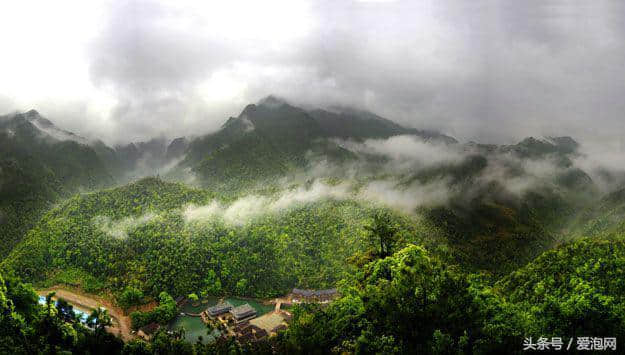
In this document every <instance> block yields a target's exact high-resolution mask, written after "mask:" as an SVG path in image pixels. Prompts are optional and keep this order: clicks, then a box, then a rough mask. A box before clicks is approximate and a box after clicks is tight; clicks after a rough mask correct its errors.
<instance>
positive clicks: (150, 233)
mask: <svg viewBox="0 0 625 355" xmlns="http://www.w3.org/2000/svg"><path fill="white" fill-rule="evenodd" d="M337 122H341V124H340V125H338V126H337ZM0 135H2V136H1V137H0V138H2V139H0V148H1V149H2V152H3V153H6V154H3V156H2V157H0V158H1V159H0V164H1V165H0V196H1V197H2V199H1V200H0V222H1V223H0V232H1V233H0V236H1V237H2V241H3V243H2V247H1V248H2V249H0V257H1V259H0V260H1V261H0V273H1V274H2V277H3V278H2V280H1V282H0V307H1V308H2V309H1V311H2V312H1V314H0V317H2V319H1V321H0V323H1V324H0V327H2V329H3V332H2V334H3V335H2V336H3V338H2V339H1V340H0V342H1V343H2V344H0V349H2V352H14V353H61V352H63V351H69V352H74V353H94V354H95V353H127V354H150V353H162V354H165V353H177V354H204V353H237V352H240V353H271V352H274V353H275V352H278V353H362V354H369V353H423V354H451V353H467V354H471V353H476V354H491V353H521V352H522V349H523V341H524V339H525V338H528V337H533V339H538V338H539V337H549V338H551V337H565V339H568V338H569V337H581V336H595V335H601V336H609V337H615V338H617V341H618V342H621V341H624V340H625V328H623V324H625V323H624V322H625V311H624V309H625V308H624V307H625V304H623V297H622V294H623V291H625V290H624V287H625V284H624V281H623V280H625V279H624V278H623V276H625V275H623V274H622V272H623V263H624V262H625V254H624V253H625V251H624V249H623V248H624V244H623V243H625V242H624V241H623V235H624V234H623V233H625V229H624V228H625V224H624V223H623V220H624V219H623V218H624V217H625V207H624V206H625V193H624V191H625V190H623V186H625V185H624V184H623V181H621V180H620V179H621V176H620V175H618V173H614V172H607V171H604V172H602V173H601V174H600V175H597V174H595V173H594V172H591V171H585V170H583V169H582V167H581V166H579V165H578V164H577V162H578V159H579V158H580V157H581V155H582V153H581V152H580V150H579V144H578V143H577V142H576V141H575V140H573V139H572V138H568V137H548V138H543V139H536V138H527V139H525V140H523V141H521V142H519V143H517V144H512V145H500V146H495V145H483V144H477V143H466V144H465V143H459V142H457V141H456V140H455V139H453V138H451V137H448V136H445V135H442V134H438V133H436V132H429V131H420V130H416V129H409V128H405V127H402V126H400V125H398V124H395V123H393V122H391V121H388V120H386V119H383V118H382V117H380V116H377V115H375V114H372V113H368V112H364V111H359V110H352V109H342V110H338V111H337V110H333V111H326V110H318V109H314V110H305V109H302V108H299V107H295V106H292V105H290V104H288V103H286V102H284V101H282V100H280V99H277V98H274V97H269V98H266V99H264V100H262V101H261V102H259V103H258V104H252V105H248V106H247V107H246V108H245V109H244V110H243V112H242V113H241V114H240V115H239V116H238V117H232V118H230V119H229V120H228V121H227V122H226V123H224V125H223V126H222V127H221V129H220V130H218V131H217V132H214V133H211V134H208V135H203V136H199V137H194V138H190V139H187V138H178V139H175V140H173V141H172V142H171V143H170V144H167V142H166V141H165V140H163V139H155V140H152V141H149V142H137V143H131V144H128V145H124V146H117V147H114V148H110V147H108V146H106V145H105V144H104V143H102V142H90V141H86V140H84V139H82V138H80V137H78V136H75V135H73V134H71V133H70V132H66V131H63V130H60V129H58V128H56V127H55V126H54V125H53V124H52V123H51V122H50V121H47V120H46V119H44V118H43V117H41V116H40V115H39V114H38V113H37V112H34V111H30V112H28V113H25V114H15V115H9V116H6V117H3V118H2V119H1V120H0ZM405 145H407V146H408V149H403V148H402V149H401V150H399V151H398V148H397V147H404V146H405ZM161 173H162V174H161ZM141 176H148V177H143V178H138V177H141ZM591 176H592V177H591ZM600 179H603V180H600ZM59 284H63V285H70V286H72V287H76V288H78V289H80V290H82V291H84V292H87V293H91V294H99V295H105V296H106V297H110V298H111V301H112V302H114V303H115V304H117V305H119V306H120V307H122V308H123V309H126V310H127V309H130V308H132V307H133V306H136V305H139V304H145V303H148V302H150V301H154V303H155V304H156V306H155V308H153V309H152V310H151V311H148V312H139V311H136V312H132V313H131V315H130V317H131V318H132V322H133V327H134V328H138V327H140V326H143V325H145V324H148V323H151V322H157V323H161V324H167V323H168V322H169V321H170V320H171V319H172V318H174V317H175V316H176V314H177V309H176V307H175V301H174V299H175V298H176V297H178V296H187V295H190V294H193V295H196V296H199V297H206V296H213V297H214V296H217V297H219V296H240V297H253V298H259V299H268V298H273V297H278V296H283V295H285V294H287V293H288V292H289V290H291V289H292V288H305V289H325V288H334V287H337V288H338V289H339V291H340V295H341V296H340V297H339V298H338V299H336V300H335V301H333V302H331V303H330V304H328V305H318V304H303V305H299V306H296V307H294V308H293V309H292V311H293V319H292V321H291V323H290V325H289V327H288V329H287V330H286V331H284V332H281V333H280V334H278V335H277V336H275V337H271V338H270V339H268V340H266V341H262V342H258V343H254V344H253V345H241V344H239V343H238V342H236V341H235V340H234V339H229V340H223V341H218V342H214V343H209V344H201V343H198V344H189V343H185V342H184V341H182V340H180V339H181V338H183V337H182V336H181V335H180V334H175V333H168V332H167V331H165V330H161V331H159V332H158V333H157V334H156V335H155V336H154V337H153V339H152V340H151V341H150V342H144V341H140V340H135V341H131V342H127V343H126V344H124V343H123V342H122V341H121V340H119V339H117V338H115V337H114V336H112V335H110V334H109V333H106V332H104V331H103V329H104V328H105V327H106V326H107V325H106V324H107V316H106V314H97V313H98V312H96V314H93V315H92V317H91V320H90V322H88V324H86V325H83V324H81V323H80V322H78V321H77V320H76V319H73V318H71V317H70V316H69V314H70V313H71V312H68V311H67V309H68V307H70V306H69V305H68V304H66V303H63V302H59V303H57V304H56V305H54V304H53V303H51V301H50V297H49V298H48V300H47V303H46V304H44V305H39V304H38V302H37V297H36V294H35V293H34V290H33V286H31V285H34V286H36V287H37V288H45V287H49V286H53V285H59ZM4 334H7V335H6V336H5V335H4Z"/></svg>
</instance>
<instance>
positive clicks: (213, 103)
mask: <svg viewBox="0 0 625 355" xmlns="http://www.w3.org/2000/svg"><path fill="white" fill-rule="evenodd" d="M0 43H1V44H2V47H0V48H1V49H0V51H1V53H0V64H1V65H0V112H7V113H8V112H11V111H14V110H28V109H30V108H36V109H37V110H39V111H40V113H42V114H43V115H45V116H46V117H48V118H50V119H51V120H53V121H54V122H55V123H57V124H58V125H59V126H61V127H63V128H66V129H69V130H72V131H75V132H77V133H79V134H83V135H86V136H99V137H103V138H105V140H106V141H107V142H109V143H115V142H121V141H128V140H137V139H145V138H146V137H149V136H154V135H159V134H165V135H167V136H169V137H172V136H177V135H188V134H198V133H203V132H208V131H211V130H215V129H216V128H218V127H219V126H220V125H221V123H223V122H224V121H225V120H226V119H227V118H228V117H229V116H234V115H238V113H239V112H240V110H241V109H242V108H243V107H244V106H245V105H246V104H247V103H249V102H255V101H258V100H259V99H260V98H262V97H264V96H266V95H268V94H276V95H279V96H282V97H285V98H286V99H288V100H291V101H293V102H295V103H302V104H312V105H321V106H324V105H332V104H347V105H353V106H358V107H362V108H367V109H370V110H372V111H374V112H376V113H379V114H381V115H384V116H386V117H388V118H390V119H393V120H396V121H398V122H401V123H404V124H406V125H409V126H414V127H419V128H434V129H439V130H441V131H443V132H445V133H448V134H450V135H453V136H455V137H457V138H459V139H460V140H463V141H466V140H479V141H485V142H494V143H500V142H511V141H513V140H516V139H519V138H522V137H524V136H528V135H535V136H540V135H572V136H575V137H577V138H579V139H581V140H583V141H588V142H601V143H605V144H606V146H609V147H610V149H613V148H615V147H620V146H619V144H620V142H621V140H622V138H621V136H623V135H624V134H625V119H624V117H623V112H624V111H625V110H624V109H625V99H624V98H623V96H624V94H625V2H623V1H619V0H616V1H600V0H594V1H570V0H567V1H545V0H535V1H532V0H524V1H494V0H493V1H453V0H432V1H399V0H398V1H340V0H336V1H297V0H283V1H271V0H264V1H237V0H234V1H233V0H229V1H188V0H185V1H181V0H175V1H100V2H98V1H83V0H75V1H74V0H72V1H64V0H56V1H28V0H21V1H4V2H2V3H1V4H0ZM618 149H620V148H618Z"/></svg>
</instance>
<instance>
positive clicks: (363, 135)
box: [309, 107, 458, 144]
mask: <svg viewBox="0 0 625 355" xmlns="http://www.w3.org/2000/svg"><path fill="white" fill-rule="evenodd" d="M309 114H310V115H311V116H312V117H313V119H314V120H315V121H316V122H317V123H318V124H319V126H320V127H321V128H322V129H323V131H324V135H325V136H327V137H337V138H342V139H357V140H363V139H369V138H388V137H391V136H398V135H414V136H418V137H421V138H423V139H424V140H426V141H437V142H444V143H447V144H453V143H458V141H456V139H454V138H452V137H449V136H446V135H444V134H441V133H438V132H434V131H422V130H418V129H414V128H406V127H404V126H401V125H399V124H397V123H395V122H393V121H391V120H388V119H386V118H383V117H380V116H378V115H376V114H374V113H371V112H367V111H363V110H357V109H353V108H348V107H334V108H332V109H330V110H322V109H315V110H312V111H310V112H309Z"/></svg>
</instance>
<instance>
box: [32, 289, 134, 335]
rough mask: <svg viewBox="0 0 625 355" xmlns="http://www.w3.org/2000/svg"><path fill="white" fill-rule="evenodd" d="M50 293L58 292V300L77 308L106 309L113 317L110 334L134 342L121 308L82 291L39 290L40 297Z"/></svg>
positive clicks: (109, 329) (128, 322) (108, 328)
mask: <svg viewBox="0 0 625 355" xmlns="http://www.w3.org/2000/svg"><path fill="white" fill-rule="evenodd" d="M50 292H56V295H55V297H54V298H55V299H56V298H64V299H65V300H67V301H68V302H69V303H71V304H72V305H74V306H76V307H77V308H83V309H85V310H93V309H97V308H98V307H104V308H106V309H107V310H108V314H109V315H110V316H111V318H112V321H113V325H112V326H110V327H107V328H106V330H107V331H108V332H109V333H112V334H115V335H119V336H120V337H121V338H122V339H123V340H124V341H129V340H132V339H133V338H134V337H135V336H134V335H133V334H132V333H131V328H130V317H128V316H126V315H124V312H123V311H122V310H121V308H119V307H117V306H115V305H114V304H113V303H111V302H110V301H108V300H106V299H104V298H102V297H99V296H95V295H90V294H86V293H84V292H80V290H76V289H70V288H68V287H66V286H52V287H49V288H46V289H42V290H37V293H38V294H39V295H42V296H45V295H47V294H48V293H50Z"/></svg>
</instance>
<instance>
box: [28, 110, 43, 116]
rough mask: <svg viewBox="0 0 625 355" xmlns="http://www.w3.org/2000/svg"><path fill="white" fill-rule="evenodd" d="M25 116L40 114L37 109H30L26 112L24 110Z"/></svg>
mask: <svg viewBox="0 0 625 355" xmlns="http://www.w3.org/2000/svg"><path fill="white" fill-rule="evenodd" d="M26 116H28V117H32V116H40V115H39V112H37V110H35V109H31V110H29V111H28V112H26Z"/></svg>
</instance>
